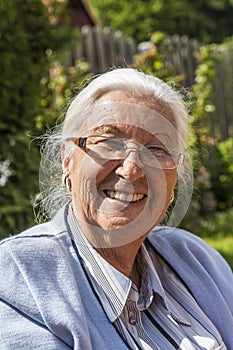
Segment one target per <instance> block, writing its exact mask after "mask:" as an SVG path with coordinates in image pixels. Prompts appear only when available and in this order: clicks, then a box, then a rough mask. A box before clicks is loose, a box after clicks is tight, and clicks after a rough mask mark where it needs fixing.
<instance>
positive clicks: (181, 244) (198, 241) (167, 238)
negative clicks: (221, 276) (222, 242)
mask: <svg viewBox="0 0 233 350" xmlns="http://www.w3.org/2000/svg"><path fill="white" fill-rule="evenodd" d="M148 238H149V241H150V242H151V244H152V245H153V246H154V248H155V249H158V250H159V251H160V252H161V254H162V255H165V258H166V256H168V255H169V254H172V256H173V261H175V259H178V260H179V259H182V260H183V261H186V263H187V264H195V265H198V264H201V265H202V266H205V267H206V268H208V267H209V268H211V269H214V268H215V267H217V266H218V267H221V268H223V269H224V270H227V271H228V272H231V269H230V268H229V266H228V264H227V263H226V261H225V260H224V259H223V257H222V256H221V255H220V254H219V253H218V252H217V251H216V250H215V249H213V248H212V247H211V246H210V245H209V244H207V243H206V242H205V241H204V240H203V239H202V238H200V237H199V236H197V235H195V234H193V233H191V232H188V231H186V230H183V229H179V228H172V227H162V226H161V227H159V226H158V227H156V228H155V229H154V230H153V231H152V232H151V233H150V234H149V236H148ZM213 262H215V263H213Z"/></svg>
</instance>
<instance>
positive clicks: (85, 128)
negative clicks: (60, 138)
mask: <svg viewBox="0 0 233 350" xmlns="http://www.w3.org/2000/svg"><path fill="white" fill-rule="evenodd" d="M75 123H76V124H75ZM116 125H121V126H122V125H125V130H129V126H131V130H133V127H134V130H136V129H137V130H141V132H144V133H145V134H146V133H150V135H153V136H155V137H156V135H158V134H159V135H166V138H169V139H171V140H173V142H175V140H176V143H177V139H179V135H178V130H177V125H176V120H175V117H174V114H173V112H172V110H171V109H170V108H169V107H168V106H167V105H166V104H165V103H164V102H163V101H160V100H155V99H154V98H153V97H152V96H145V95H135V94H132V93H131V92H128V91H114V92H109V93H107V94H104V95H103V96H101V97H100V98H99V99H98V101H97V102H96V103H95V104H94V105H92V106H91V107H90V108H88V109H87V110H85V111H84V112H83V114H82V115H79V116H78V118H77V120H76V121H74V124H73V126H72V130H70V131H71V134H70V135H67V137H78V136H84V135H88V134H90V132H91V131H93V130H101V129H102V130H106V129H109V128H110V126H112V128H113V129H114V127H115V126H116Z"/></svg>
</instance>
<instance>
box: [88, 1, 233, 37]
mask: <svg viewBox="0 0 233 350" xmlns="http://www.w3.org/2000/svg"><path fill="white" fill-rule="evenodd" d="M90 2H91V4H92V5H93V8H94V9H95V10H96V13H97V15H98V17H99V18H100V19H101V21H102V23H103V25H104V26H108V27H110V28H112V29H115V30H121V31H122V32H123V33H124V34H125V35H126V36H130V37H133V38H134V39H136V40H137V41H138V42H140V41H144V40H147V39H148V37H149V36H150V35H151V33H153V32H155V31H164V32H166V33H168V34H170V35H173V34H179V35H188V36H189V37H192V38H196V39H199V41H201V42H205V43H208V42H221V41H222V40H223V38H224V37H226V36H229V35H232V26H233V3H232V1H230V0H226V1H221V0H220V1H217V0H216V1H213V0H206V1H202V0H197V1H187V0H176V1H174V0H147V1H145V0H131V1H125V0H90Z"/></svg>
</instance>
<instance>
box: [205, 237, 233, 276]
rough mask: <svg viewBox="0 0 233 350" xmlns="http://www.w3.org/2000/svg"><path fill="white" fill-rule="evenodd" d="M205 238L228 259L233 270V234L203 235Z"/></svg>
mask: <svg viewBox="0 0 233 350" xmlns="http://www.w3.org/2000/svg"><path fill="white" fill-rule="evenodd" d="M203 239H204V240H205V241H206V242H207V243H208V244H209V245H210V246H212V247H213V248H215V249H217V250H218V251H219V253H220V254H221V255H222V256H223V257H224V258H225V259H226V261H227V262H228V264H229V265H230V266H231V268H232V270H233V235H228V236H225V237H219V238H218V236H215V237H203Z"/></svg>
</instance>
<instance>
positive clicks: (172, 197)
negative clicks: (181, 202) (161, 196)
mask: <svg viewBox="0 0 233 350" xmlns="http://www.w3.org/2000/svg"><path fill="white" fill-rule="evenodd" d="M174 198H175V194H174V191H172V193H171V196H170V200H169V204H172V202H173V201H174Z"/></svg>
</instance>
